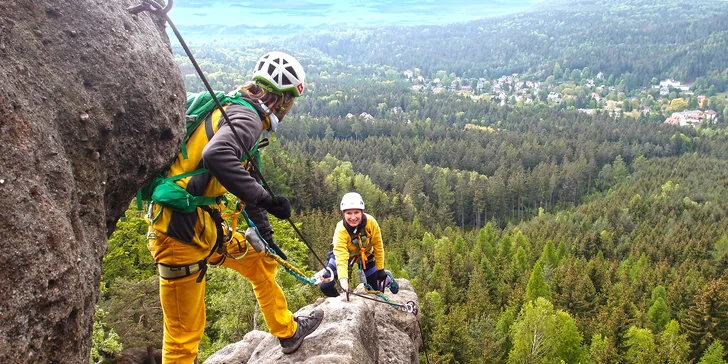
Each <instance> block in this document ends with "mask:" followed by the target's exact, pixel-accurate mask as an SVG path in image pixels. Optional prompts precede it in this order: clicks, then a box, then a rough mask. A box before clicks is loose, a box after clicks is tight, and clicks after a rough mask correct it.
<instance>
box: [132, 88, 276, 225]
mask: <svg viewBox="0 0 728 364" xmlns="http://www.w3.org/2000/svg"><path fill="white" fill-rule="evenodd" d="M215 97H216V98H217V99H218V101H219V102H220V104H221V105H225V104H230V103H232V104H237V105H242V106H245V107H247V108H249V109H251V110H253V111H255V112H256V113H257V112H258V111H257V110H256V109H255V108H254V107H253V106H252V105H250V103H249V102H247V101H245V100H243V99H242V98H241V97H240V92H239V91H234V92H231V93H230V94H225V93H223V92H219V91H218V92H215ZM216 107H217V104H216V103H215V100H213V98H212V96H211V95H210V93H209V92H200V93H190V92H188V93H187V109H186V111H185V116H186V118H187V126H186V134H185V137H184V139H183V140H182V146H181V147H180V153H181V155H182V158H185V159H187V141H188V140H189V139H190V136H191V135H192V133H193V132H194V131H195V130H196V129H197V127H198V126H199V125H200V124H201V123H202V121H203V120H205V119H206V118H207V116H208V115H210V113H212V112H213V111H214V110H215V109H216ZM265 143H267V140H266V141H265ZM261 144H263V143H261V140H260V139H259V140H258V141H257V142H256V143H255V145H254V146H253V148H251V149H250V150H249V151H248V152H249V153H250V156H251V157H253V158H255V159H256V162H258V165H260V153H259V150H258V148H259V147H262V145H261ZM175 158H177V157H175ZM247 159H248V157H247V155H245V154H244V155H243V158H242V159H241V160H240V161H241V162H244V161H245V160H247ZM170 164H171V163H170ZM168 168H169V166H167V168H165V171H164V172H162V173H161V174H159V175H158V176H157V177H155V178H154V180H152V182H151V183H149V184H148V185H146V186H143V187H142V188H141V190H139V192H138V193H137V208H138V209H139V210H141V209H142V201H152V202H154V203H158V204H160V205H162V206H164V207H168V208H171V209H172V210H174V211H178V212H183V213H191V212H193V211H195V209H196V208H197V206H204V205H212V204H215V203H217V198H216V197H207V196H194V195H191V194H190V193H189V192H187V190H185V189H184V188H183V187H181V186H179V185H178V184H176V183H174V182H175V181H177V180H179V179H183V178H186V177H191V176H196V175H198V174H203V173H206V172H207V168H199V169H195V170H193V171H189V172H185V173H182V174H178V175H176V176H172V177H167V171H166V170H167V169H168Z"/></svg>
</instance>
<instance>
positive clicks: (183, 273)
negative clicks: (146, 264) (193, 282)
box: [157, 261, 205, 279]
mask: <svg viewBox="0 0 728 364" xmlns="http://www.w3.org/2000/svg"><path fill="white" fill-rule="evenodd" d="M204 265H205V262H204V261H199V262H197V263H192V264H188V265H166V264H162V263H157V270H158V271H159V277H160V278H164V279H178V278H184V277H188V276H191V275H193V274H195V273H197V272H199V271H201V270H203V266H204Z"/></svg>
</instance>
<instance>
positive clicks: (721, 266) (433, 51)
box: [102, 0, 728, 363]
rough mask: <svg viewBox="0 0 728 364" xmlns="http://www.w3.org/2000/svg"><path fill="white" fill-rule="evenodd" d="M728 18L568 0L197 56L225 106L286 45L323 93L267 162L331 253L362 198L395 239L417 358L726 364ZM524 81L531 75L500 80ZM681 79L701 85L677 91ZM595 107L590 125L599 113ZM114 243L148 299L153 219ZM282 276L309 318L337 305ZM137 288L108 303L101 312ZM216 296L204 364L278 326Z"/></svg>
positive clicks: (310, 98) (677, 7) (245, 288)
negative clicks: (416, 320)
mask: <svg viewBox="0 0 728 364" xmlns="http://www.w3.org/2000/svg"><path fill="white" fill-rule="evenodd" d="M726 14H728V3H726V2H715V1H697V2H694V3H690V4H682V3H678V2H676V1H659V2H650V1H641V0H633V1H616V0H608V1H600V2H596V1H558V2H556V1H552V2H545V3H543V4H542V6H541V7H539V8H537V9H534V10H533V11H531V12H529V13H523V14H518V15H512V16H503V17H499V18H493V19H484V20H479V21H475V22H467V23H459V24H452V25H447V26H418V27H383V28H380V29H376V30H373V29H358V30H347V31H344V32H341V33H335V32H326V31H322V32H315V33H311V34H307V35H305V36H296V37H294V38H290V39H286V40H285V41H283V40H282V39H276V40H273V41H270V42H262V43H258V42H256V43H252V44H244V45H241V44H205V45H198V46H196V47H194V51H195V56H196V57H197V58H198V60H199V61H200V63H201V65H202V67H203V69H204V70H205V71H206V73H207V75H208V77H209V79H210V82H211V83H212V85H213V88H215V89H218V90H229V89H232V88H234V87H235V86H237V85H239V84H241V83H243V82H244V81H245V80H247V79H248V78H249V76H250V69H251V67H252V65H253V62H254V61H255V59H256V57H258V56H259V55H260V54H262V53H263V52H265V51H266V50H268V49H272V48H276V49H278V48H279V47H281V45H282V44H283V45H284V46H283V48H284V50H286V51H288V52H291V53H293V54H295V55H296V57H298V58H299V59H300V60H302V63H303V64H304V67H305V68H306V70H307V75H308V76H307V77H308V78H307V91H306V94H305V95H304V97H302V98H301V99H299V100H297V101H296V106H295V107H294V109H293V111H292V112H291V113H290V114H289V115H287V116H286V119H285V120H284V122H283V123H282V124H281V127H280V129H279V131H278V133H277V135H276V138H277V139H276V142H275V143H273V144H272V146H269V147H267V148H266V149H265V152H264V154H263V160H262V165H263V171H264V174H265V176H266V179H267V181H268V182H269V183H270V185H271V186H272V189H273V190H274V191H275V192H276V193H277V194H280V195H282V196H287V197H289V198H290V199H291V202H292V204H293V206H294V210H295V215H294V217H293V220H294V221H295V222H297V223H300V224H301V225H300V229H301V231H302V232H303V236H305V240H306V241H305V243H308V244H310V245H311V247H312V249H313V250H314V251H315V252H316V254H317V255H318V256H323V255H325V254H326V252H327V249H328V246H329V244H330V242H331V233H332V231H333V226H334V224H335V223H336V222H337V221H338V220H339V219H341V216H340V214H339V212H338V210H337V207H336V206H337V204H338V201H339V199H340V198H341V195H342V194H343V193H345V192H348V191H350V190H356V191H358V192H360V193H361V194H362V195H363V196H364V199H365V200H366V201H367V212H369V213H371V214H372V215H374V216H376V218H377V221H379V223H380V224H381V226H382V231H383V234H384V239H385V248H386V250H387V257H386V266H387V267H388V269H391V270H392V271H393V272H395V275H396V276H398V277H403V278H407V279H409V280H410V281H411V282H412V285H413V287H414V289H415V291H416V293H417V295H418V297H419V299H420V302H421V313H422V319H421V322H420V323H421V325H422V330H423V340H424V347H423V351H421V352H420V359H421V360H425V359H426V357H425V355H428V356H429V360H432V361H433V362H442V363H456V362H460V363H465V362H467V363H523V362H529V361H530V362H549V363H550V362H556V363H558V362H560V361H561V360H563V361H564V362H567V363H574V362H584V363H587V362H600V363H668V362H670V363H688V362H698V361H699V360H701V359H703V358H713V359H711V360H715V362H720V361H719V360H724V359H725V357H724V355H725V354H724V353H725V350H724V348H726V347H728V346H727V345H728V331H726V330H725V329H724V328H725V327H728V305H727V304H725V302H728V296H726V292H728V235H726V231H728V211H726V207H725V201H726V200H728V185H726V183H725V181H726V180H728V175H727V174H726V173H727V172H726V171H728V165H727V164H726V162H725V161H726V159H728V158H727V157H728V128H726V123H725V122H724V120H725V119H724V118H725V116H726V115H728V112H726V111H725V110H728V108H726V106H728V101H727V100H726V98H725V95H724V94H723V92H724V91H725V88H726V85H728V82H726V81H727V80H728V63H727V62H728V61H726V59H728V57H726V54H725V52H726V49H728V48H727V47H726V44H725V43H726V40H728V21H726ZM175 59H176V60H177V62H178V64H179V65H180V69H181V71H182V74H183V75H184V77H185V82H186V85H187V88H188V90H191V91H200V90H201V86H200V82H199V80H198V79H197V76H196V75H195V74H194V73H193V70H192V68H191V66H190V63H189V61H188V60H186V59H185V58H184V57H183V56H182V55H181V54H180V52H179V50H176V56H175ZM407 71H409V72H411V75H410V74H409V73H408V72H407ZM512 73H519V74H520V76H519V78H515V76H513V78H509V77H501V76H512ZM599 74H601V77H600V76H598V75H599ZM418 76H420V77H422V80H420V79H419V78H418ZM664 78H675V79H678V80H681V81H683V82H686V83H689V86H685V87H683V88H677V87H669V86H666V88H667V90H666V91H667V92H666V93H665V94H662V90H661V89H660V86H659V81H662V80H663V79H664ZM436 79H437V81H436ZM481 82H482V88H481V89H478V86H477V85H478V84H480V83H481ZM527 82H531V85H533V86H526V85H528V84H527ZM536 84H538V85H539V86H536ZM671 85H672V84H671ZM463 86H470V90H466V89H464V88H463ZM496 86H497V88H498V91H495V90H496ZM653 86H657V87H653ZM681 87H682V86H681ZM524 88H528V89H529V90H528V91H527V92H525V91H524V92H521V93H519V91H521V90H523V89H524ZM537 88H538V90H537ZM499 93H503V94H504V95H505V97H504V98H500V97H496V95H498V94H499ZM506 93H507V94H506ZM557 94H559V95H561V96H558V99H560V100H559V101H558V102H557V101H556V98H557V97H552V96H556V95H557ZM595 94H596V96H595ZM519 96H522V98H521V99H517V97H519ZM597 98H599V99H601V100H602V101H597V100H596V99H597ZM526 100H530V101H526ZM592 102H593V106H594V107H593V108H592V109H593V111H594V112H592V113H586V112H583V108H585V107H586V106H591V105H592ZM616 108H624V110H627V108H630V110H632V111H635V112H634V113H631V114H629V115H627V112H625V114H619V113H616V112H613V111H614V110H615V109H616ZM688 108H689V109H695V110H699V111H700V112H707V111H709V110H715V111H717V112H715V111H714V112H715V114H716V115H720V116H717V119H712V120H704V121H703V122H701V123H698V124H696V125H694V127H691V126H686V127H680V126H677V125H670V124H666V123H664V120H665V119H666V118H667V117H668V116H670V115H671V113H672V112H676V111H682V110H685V109H688ZM580 109H582V110H580ZM137 214H138V212H136V211H134V209H131V210H130V211H129V213H128V216H130V217H133V216H138V215H137ZM274 228H275V230H276V238H277V239H278V237H279V236H280V239H281V242H280V244H281V246H283V247H284V249H286V250H287V251H288V252H289V256H291V257H292V258H291V261H292V262H293V263H295V264H300V265H307V268H308V270H309V271H310V272H311V273H312V272H313V271H316V270H318V269H320V267H319V266H318V262H317V261H316V260H315V259H314V258H313V256H312V254H310V253H309V252H307V251H306V246H305V245H304V241H302V239H301V237H300V236H296V234H295V233H294V231H293V229H292V228H291V227H290V226H288V224H286V222H285V221H275V223H274ZM118 230H119V234H118V235H117V236H116V237H115V238H112V240H111V241H110V246H111V248H110V249H114V250H113V251H114V252H116V253H117V254H114V255H107V259H108V260H107V261H106V264H107V265H106V266H107V267H109V268H108V269H107V270H106V271H105V273H104V281H105V282H108V283H109V284H110V285H112V282H124V283H123V284H129V283H126V282H127V281H131V282H141V283H138V284H141V285H150V284H151V283H150V281H149V278H147V277H150V276H152V275H153V269H151V263H150V262H149V258H148V254H146V258H145V253H146V251H144V249H139V250H134V254H130V255H127V256H124V255H123V254H121V253H120V252H122V251H124V250H125V249H127V250H131V249H132V248H130V247H131V246H134V244H142V243H140V241H139V240H136V241H135V240H134V239H141V240H143V237H140V236H141V235H140V234H143V232H144V231H145V227H144V223H143V222H141V220H139V219H135V218H130V219H129V221H126V222H124V226H123V227H122V226H121V224H120V227H118ZM124 234H126V235H124ZM130 262H134V263H130ZM125 264H129V265H133V266H135V269H133V270H124V269H122V268H121V267H124V266H126V265H125ZM280 280H281V282H282V286H283V287H284V289H285V290H286V294H287V298H288V299H289V304H290V305H291V308H292V309H294V310H295V309H297V308H300V307H304V306H305V305H307V304H309V303H311V302H312V301H313V300H315V298H316V297H317V296H318V295H319V294H318V291H317V290H316V289H315V288H313V287H309V286H302V285H300V284H298V283H297V282H296V281H295V280H294V279H292V278H291V277H290V276H288V275H285V274H281V276H280ZM230 282H232V283H230ZM113 284H114V285H115V284H116V283H113ZM117 287H119V286H117ZM131 290H132V289H131V288H129V286H123V285H122V286H121V288H117V289H114V290H110V291H109V293H108V294H107V295H106V296H104V299H105V301H104V302H102V306H103V307H111V306H113V305H114V304H116V305H118V304H119V302H124V299H125V297H126V295H128V294H130V291H131ZM208 290H209V296H210V298H209V303H208V304H209V307H211V308H210V310H209V311H208V324H209V325H210V329H209V330H207V332H206V333H207V335H208V337H207V338H206V339H207V340H206V341H204V344H203V347H202V348H201V353H202V355H203V357H204V356H206V355H210V354H212V353H213V352H215V351H216V350H217V349H219V348H221V347H223V346H224V345H226V344H229V343H231V342H234V341H238V340H241V339H242V337H243V335H244V334H245V333H246V332H248V331H250V330H252V329H257V327H256V326H255V325H256V322H259V320H260V317H259V313H258V312H256V311H255V308H254V307H253V306H252V305H250V306H246V305H242V306H241V307H236V308H234V309H233V308H231V307H229V306H230V303H231V302H238V301H239V300H240V297H248V298H250V288H249V285H248V283H247V282H245V281H243V280H235V279H234V278H233V277H232V276H231V275H229V274H227V273H226V272H225V271H224V270H215V269H213V270H211V272H210V283H209V286H208ZM232 317H244V319H243V320H241V321H242V322H238V323H234V322H231V321H233V320H231V318H232ZM155 330H159V327H154V328H151V329H149V330H148V332H149V333H151V334H153V335H152V336H153V337H154V338H156V337H157V336H158V332H157V331H155ZM154 335H157V336H154ZM539 335H541V336H539ZM130 336H132V334H130V333H129V332H128V331H127V332H126V335H122V339H121V340H122V341H124V340H129V342H133V341H132V340H131V339H129V337H130ZM534 337H536V338H542V341H534ZM154 340H157V339H154ZM152 342H154V341H152ZM721 357H723V358H722V359H720V358H721ZM706 360H708V359H706Z"/></svg>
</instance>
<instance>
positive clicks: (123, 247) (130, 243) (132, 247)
mask: <svg viewBox="0 0 728 364" xmlns="http://www.w3.org/2000/svg"><path fill="white" fill-rule="evenodd" d="M134 205H135V203H134V202H132V207H130V208H129V210H127V211H126V213H125V215H126V217H124V218H122V219H121V220H119V222H118V223H117V224H116V230H114V233H113V234H111V237H110V238H109V247H108V249H107V251H106V255H104V265H103V273H102V281H103V282H104V284H106V285H107V286H111V285H113V283H114V281H115V280H116V279H117V278H125V279H127V280H141V279H146V278H149V277H151V276H153V275H154V274H155V273H156V267H155V266H154V259H152V255H151V254H149V250H148V249H147V238H146V234H147V230H148V227H149V224H147V223H146V221H144V219H142V218H141V217H139V215H140V213H139V211H138V210H136V209H135V208H134Z"/></svg>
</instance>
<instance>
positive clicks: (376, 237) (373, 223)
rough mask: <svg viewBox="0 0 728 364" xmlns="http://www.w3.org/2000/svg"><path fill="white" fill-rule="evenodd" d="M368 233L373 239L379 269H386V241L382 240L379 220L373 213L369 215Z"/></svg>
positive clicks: (375, 258)
mask: <svg viewBox="0 0 728 364" xmlns="http://www.w3.org/2000/svg"><path fill="white" fill-rule="evenodd" d="M366 229H367V235H369V238H370V239H371V243H372V248H374V260H375V263H376V264H377V270H380V269H384V243H383V242H382V231H381V230H380V229H379V224H378V223H377V220H375V219H374V217H372V216H371V215H367V226H366Z"/></svg>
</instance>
